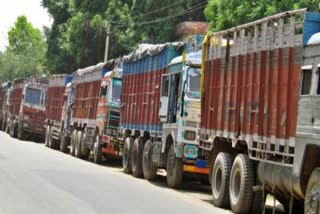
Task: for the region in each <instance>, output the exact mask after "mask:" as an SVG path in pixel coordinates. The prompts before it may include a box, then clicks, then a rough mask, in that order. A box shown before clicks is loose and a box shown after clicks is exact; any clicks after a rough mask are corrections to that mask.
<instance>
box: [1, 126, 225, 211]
mask: <svg viewBox="0 0 320 214" xmlns="http://www.w3.org/2000/svg"><path fill="white" fill-rule="evenodd" d="M0 139H1V140H0V214H2V213H3V214H15V213H17V214H21V213H23V214H29V213H30V214H38V213H39V214H45V213H70V214H76V213H84V214H91V213H112V214H118V213H119V214H122V213H130V214H135V213H136V214H142V213H148V214H149V213H150V214H157V213H159V214H169V213H183V214H187V213H192V214H195V213H197V214H201V213H203V214H209V213H216V214H220V213H221V214H223V213H230V211H228V210H223V209H219V208H216V207H214V206H213V205H212V204H211V202H210V201H211V196H210V194H211V193H210V188H209V187H206V186H200V185H199V184H194V183H190V182H189V183H188V182H187V183H185V184H184V190H179V191H177V190H172V189H169V188H166V184H165V179H164V178H162V177H161V176H160V177H159V179H158V181H157V182H152V183H151V182H148V181H146V180H143V179H136V178H133V177H132V176H130V175H126V174H124V173H123V172H122V170H121V168H120V166H119V164H116V163H114V162H113V163H111V165H110V163H109V165H103V166H101V165H96V164H93V163H91V162H89V161H85V160H81V159H77V158H74V157H71V156H70V155H66V154H63V153H61V152H58V151H54V150H51V149H49V148H46V147H45V146H44V144H42V143H35V142H28V141H19V140H17V139H12V138H10V137H9V135H7V134H5V133H3V132H0Z"/></svg>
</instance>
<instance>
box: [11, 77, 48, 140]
mask: <svg viewBox="0 0 320 214" xmlns="http://www.w3.org/2000/svg"><path fill="white" fill-rule="evenodd" d="M47 91H48V81H47V80H45V79H39V78H34V79H32V80H31V81H30V82H29V83H28V84H26V85H25V87H24V89H23V99H22V102H21V107H20V115H19V120H18V124H17V129H18V130H17V131H18V132H17V135H18V138H19V139H21V140H22V139H24V138H25V136H26V135H32V136H33V135H36V136H39V137H41V136H43V135H44V133H45V130H44V125H45V124H44V122H45V119H46V104H47Z"/></svg>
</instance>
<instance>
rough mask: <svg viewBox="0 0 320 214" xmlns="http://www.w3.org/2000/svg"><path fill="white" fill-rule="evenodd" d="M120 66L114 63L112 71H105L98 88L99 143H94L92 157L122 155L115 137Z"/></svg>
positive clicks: (119, 89) (118, 103) (120, 74)
mask: <svg viewBox="0 0 320 214" xmlns="http://www.w3.org/2000/svg"><path fill="white" fill-rule="evenodd" d="M116 64H118V63H116ZM121 77H122V68H120V67H119V66H117V65H115V68H114V69H113V70H112V71H109V72H107V73H106V74H105V75H104V77H103V79H102V81H101V88H100V98H99V101H98V109H97V119H96V125H97V128H98V129H99V132H100V133H99V135H100V136H102V137H101V141H100V142H101V144H96V145H95V149H94V154H95V155H94V157H96V158H97V159H99V160H95V161H97V162H100V161H101V158H102V155H103V156H104V157H105V158H107V156H113V157H119V156H121V155H122V146H121V145H120V141H119V140H118V138H117V135H118V132H119V125H120V95H121V88H122V79H121Z"/></svg>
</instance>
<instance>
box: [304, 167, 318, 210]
mask: <svg viewBox="0 0 320 214" xmlns="http://www.w3.org/2000/svg"><path fill="white" fill-rule="evenodd" d="M304 213H310V214H317V213H320V168H315V169H314V170H313V171H312V174H311V176H310V178H309V181H308V186H307V192H306V197H305V201H304Z"/></svg>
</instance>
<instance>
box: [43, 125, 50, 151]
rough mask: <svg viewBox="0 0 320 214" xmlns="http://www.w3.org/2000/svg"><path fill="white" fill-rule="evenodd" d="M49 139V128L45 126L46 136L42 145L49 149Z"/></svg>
mask: <svg viewBox="0 0 320 214" xmlns="http://www.w3.org/2000/svg"><path fill="white" fill-rule="evenodd" d="M49 137H50V126H49V125H47V128H46V136H45V140H44V145H45V146H46V147H49Z"/></svg>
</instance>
